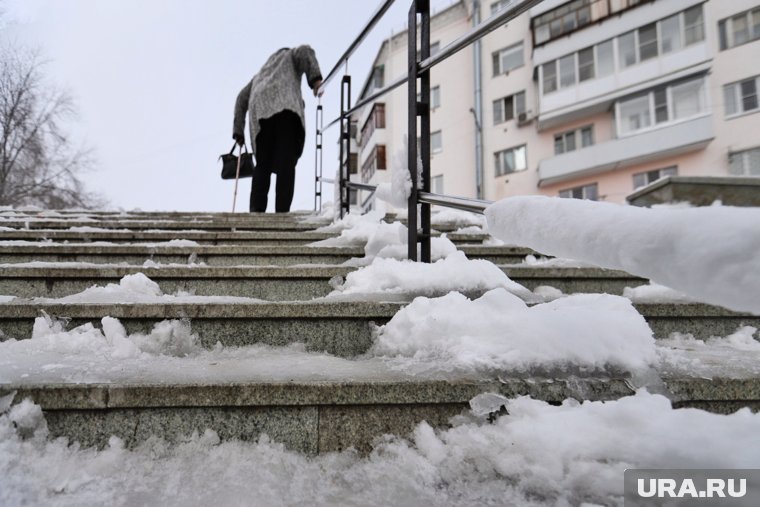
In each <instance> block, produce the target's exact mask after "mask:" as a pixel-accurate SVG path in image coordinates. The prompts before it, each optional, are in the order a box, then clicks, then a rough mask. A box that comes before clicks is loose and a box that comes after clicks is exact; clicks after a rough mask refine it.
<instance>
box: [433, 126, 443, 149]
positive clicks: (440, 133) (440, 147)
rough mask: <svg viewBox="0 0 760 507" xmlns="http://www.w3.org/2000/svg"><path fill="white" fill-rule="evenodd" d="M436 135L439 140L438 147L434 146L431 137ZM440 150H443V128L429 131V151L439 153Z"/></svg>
mask: <svg viewBox="0 0 760 507" xmlns="http://www.w3.org/2000/svg"><path fill="white" fill-rule="evenodd" d="M436 136H437V137H438V139H439V140H440V144H439V147H438V148H436V147H435V144H434V143H433V139H434V138H435V137H436ZM442 151H443V130H436V131H435V132H431V133H430V153H431V154H436V153H441V152H442Z"/></svg>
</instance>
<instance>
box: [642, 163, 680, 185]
mask: <svg viewBox="0 0 760 507" xmlns="http://www.w3.org/2000/svg"><path fill="white" fill-rule="evenodd" d="M677 174H678V167H677V166H672V167H665V168H663V169H655V170H654V171H645V172H643V173H636V174H634V175H633V189H634V190H636V189H637V188H641V187H645V186H647V185H649V184H650V183H654V182H655V181H657V180H659V179H660V178H664V177H666V176H675V175H677Z"/></svg>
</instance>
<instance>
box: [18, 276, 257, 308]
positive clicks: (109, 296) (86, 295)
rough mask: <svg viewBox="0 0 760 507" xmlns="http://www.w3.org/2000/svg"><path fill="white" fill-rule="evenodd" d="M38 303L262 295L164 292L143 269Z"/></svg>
mask: <svg viewBox="0 0 760 507" xmlns="http://www.w3.org/2000/svg"><path fill="white" fill-rule="evenodd" d="M33 301H35V302H37V303H95V304H105V303H110V304H130V303H143V304H146V303H157V304H167V303H197V304H201V303H258V302H262V300H260V299H254V298H247V297H236V296H194V295H192V294H189V293H186V292H182V291H180V292H177V293H176V294H171V295H170V294H164V293H163V291H162V290H161V288H160V287H159V285H158V284H157V283H156V282H154V281H153V280H151V279H150V278H148V277H147V276H145V274H143V273H134V274H131V275H126V276H124V277H123V278H122V279H121V280H120V281H119V283H118V284H115V283H109V284H107V285H106V286H105V287H101V286H98V285H94V286H92V287H90V288H89V289H85V290H84V291H82V292H79V293H77V294H71V295H69V296H64V297H61V298H34V300H33Z"/></svg>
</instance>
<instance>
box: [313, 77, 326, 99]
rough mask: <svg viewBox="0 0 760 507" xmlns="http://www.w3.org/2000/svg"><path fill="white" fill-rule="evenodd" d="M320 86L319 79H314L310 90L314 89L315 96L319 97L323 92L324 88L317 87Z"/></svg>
mask: <svg viewBox="0 0 760 507" xmlns="http://www.w3.org/2000/svg"><path fill="white" fill-rule="evenodd" d="M321 86H322V80H321V79H319V80H317V81H314V88H312V90H314V96H315V97H321V96H322V95H323V94H324V93H325V92H324V90H320V89H319V88H320V87H321Z"/></svg>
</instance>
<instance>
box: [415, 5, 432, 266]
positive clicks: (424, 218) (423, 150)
mask: <svg viewBox="0 0 760 507" xmlns="http://www.w3.org/2000/svg"><path fill="white" fill-rule="evenodd" d="M417 11H418V12H419V13H420V15H421V19H420V61H422V60H425V59H427V58H428V57H429V56H430V0H417ZM420 88H421V90H420V92H421V93H420V102H421V104H420V105H419V107H418V111H417V114H419V115H420V116H421V118H420V146H419V150H420V158H421V159H422V181H421V184H422V188H421V189H420V190H421V191H422V192H430V69H428V70H425V71H424V72H422V73H421V75H420ZM417 202H418V204H419V208H420V226H421V229H422V231H421V232H422V234H421V235H420V238H419V239H420V260H421V261H422V262H428V263H429V262H430V204H427V203H420V202H419V193H418V194H417Z"/></svg>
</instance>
